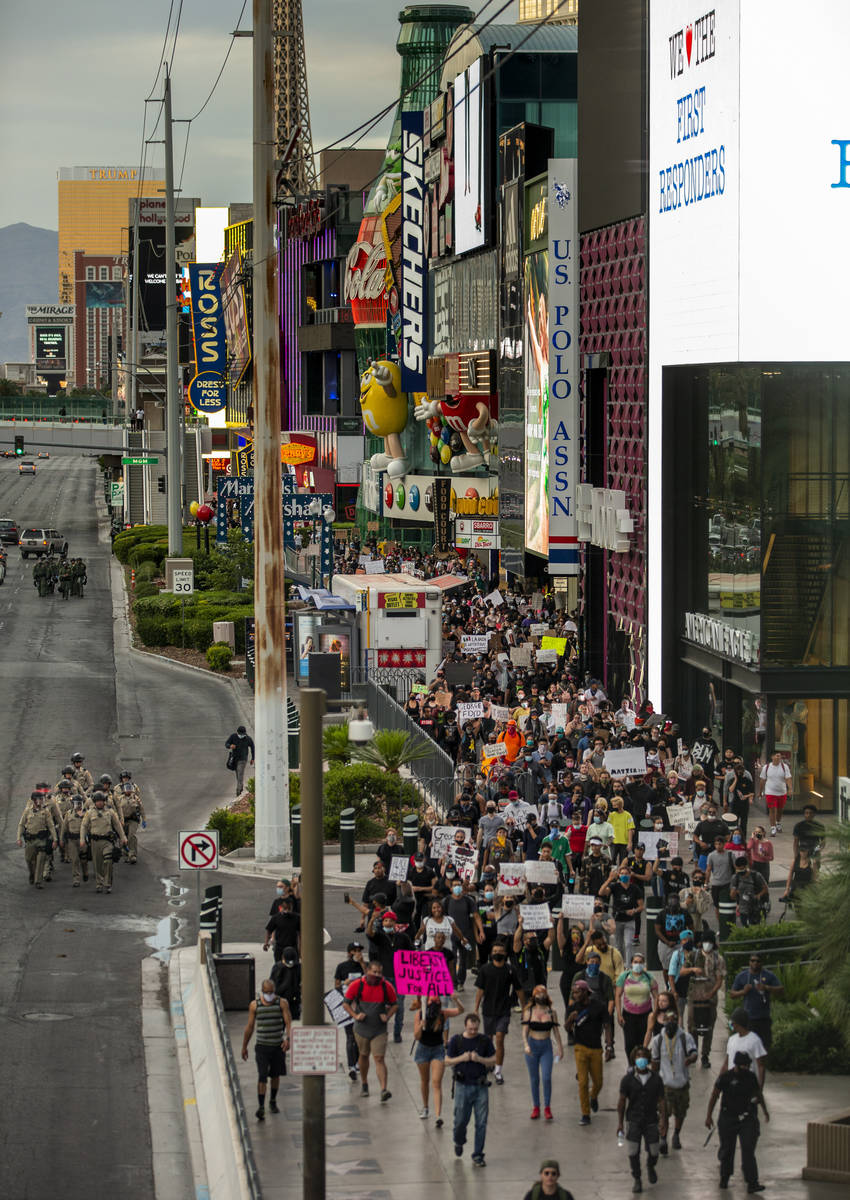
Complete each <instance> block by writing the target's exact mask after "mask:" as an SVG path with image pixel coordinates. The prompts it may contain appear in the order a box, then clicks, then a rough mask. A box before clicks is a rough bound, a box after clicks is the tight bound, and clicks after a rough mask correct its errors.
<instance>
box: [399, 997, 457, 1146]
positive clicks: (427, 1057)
mask: <svg viewBox="0 0 850 1200" xmlns="http://www.w3.org/2000/svg"><path fill="white" fill-rule="evenodd" d="M448 1001H449V1002H448V1004H447V1005H446V1006H445V1007H443V1003H442V1000H441V999H440V997H439V996H438V995H436V994H431V995H428V996H424V997H421V998H420V997H419V996H414V997H413V1002H412V1004H411V1006H410V1008H411V1011H412V1013H413V1037H414V1040H415V1041H416V1049H415V1050H414V1051H413V1061H414V1062H415V1063H416V1066H417V1067H418V1069H419V1086H420V1089H421V1093H422V1111H421V1112H420V1113H419V1116H420V1117H421V1118H422V1120H423V1121H426V1120H427V1119H428V1117H429V1116H430V1115H431V1113H430V1108H429V1106H428V1099H429V1093H430V1095H431V1096H432V1097H433V1103H434V1116H435V1118H436V1120H435V1122H434V1124H435V1125H436V1126H437V1128H438V1129H442V1126H443V1073H444V1072H445V1069H446V1063H445V1059H446V1047H445V1036H446V1020H447V1019H448V1018H449V1017H459V1016H460V1014H461V1013H462V1012H463V1005H462V1004H461V1002H460V1000H459V999H457V998H456V997H454V996H450V997H448Z"/></svg>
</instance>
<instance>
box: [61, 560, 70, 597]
mask: <svg viewBox="0 0 850 1200" xmlns="http://www.w3.org/2000/svg"><path fill="white" fill-rule="evenodd" d="M72 571H73V568H72V566H71V564H70V563H69V562H68V560H67V559H64V560H63V562H61V563H60V564H59V573H58V578H59V594H60V596H61V597H62V599H63V600H70V598H71V578H72Z"/></svg>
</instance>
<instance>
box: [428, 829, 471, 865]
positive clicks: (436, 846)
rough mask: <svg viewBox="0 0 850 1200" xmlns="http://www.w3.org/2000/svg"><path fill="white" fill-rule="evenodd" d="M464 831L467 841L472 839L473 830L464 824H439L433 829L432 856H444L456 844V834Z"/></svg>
mask: <svg viewBox="0 0 850 1200" xmlns="http://www.w3.org/2000/svg"><path fill="white" fill-rule="evenodd" d="M458 832H460V833H462V834H463V838H464V841H465V842H471V841H472V830H471V829H464V827H463V826H462V825H437V826H435V827H434V829H432V830H431V857H432V858H442V857H443V855H444V854H445V853H446V851H447V850H450V849H451V848H452V846H453V845H454V840H455V834H456V833H458Z"/></svg>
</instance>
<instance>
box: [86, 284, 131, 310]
mask: <svg viewBox="0 0 850 1200" xmlns="http://www.w3.org/2000/svg"><path fill="white" fill-rule="evenodd" d="M123 305H124V284H123V282H122V281H121V280H120V279H97V280H94V279H89V280H87V281H86V308H118V307H123Z"/></svg>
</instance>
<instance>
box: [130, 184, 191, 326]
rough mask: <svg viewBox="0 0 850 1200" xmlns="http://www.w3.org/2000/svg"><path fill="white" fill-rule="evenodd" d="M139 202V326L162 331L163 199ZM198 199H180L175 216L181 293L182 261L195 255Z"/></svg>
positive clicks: (176, 269)
mask: <svg viewBox="0 0 850 1200" xmlns="http://www.w3.org/2000/svg"><path fill="white" fill-rule="evenodd" d="M138 203H139V312H140V318H139V328H140V329H142V330H150V331H151V332H157V333H161V332H164V331H165V200H164V199H157V198H154V197H145V196H143V197H142V199H141V200H140V201H139V202H138ZM198 203H199V201H197V200H192V199H189V198H187V199H182V198H181V199H180V200H178V201H177V206H176V208H177V211H176V213H175V218H174V241H175V260H176V261H175V263H174V272H175V277H176V281H177V292H178V296H179V294H180V288H181V279H182V268H181V266H178V264H183V263H187V262H189V261H191V260H192V259H194V258H195V253H194V245H195V206H196V205H197V204H198ZM135 213H136V201H135V199H133V200H131V201H130V231H129V237H130V248H129V255H128V262H130V263H132V261H133V241H134V237H135V227H134V225H133V221H134V220H135Z"/></svg>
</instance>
